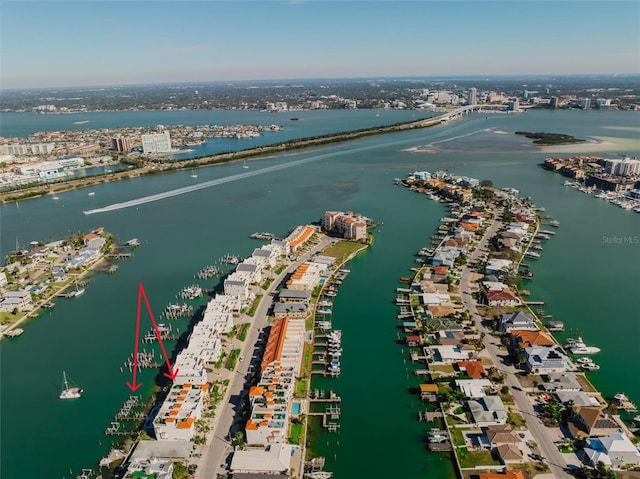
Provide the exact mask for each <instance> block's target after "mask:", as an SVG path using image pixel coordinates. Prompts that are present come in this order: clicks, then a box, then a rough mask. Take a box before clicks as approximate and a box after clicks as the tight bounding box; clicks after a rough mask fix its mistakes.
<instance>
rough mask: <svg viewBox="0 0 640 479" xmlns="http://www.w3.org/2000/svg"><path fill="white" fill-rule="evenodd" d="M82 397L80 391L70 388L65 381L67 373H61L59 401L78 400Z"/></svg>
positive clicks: (77, 388) (76, 388) (67, 381)
mask: <svg viewBox="0 0 640 479" xmlns="http://www.w3.org/2000/svg"><path fill="white" fill-rule="evenodd" d="M80 396H82V389H81V388H79V387H76V386H71V385H70V384H69V380H68V379H67V373H66V372H64V371H62V391H60V399H78V398H79V397H80Z"/></svg>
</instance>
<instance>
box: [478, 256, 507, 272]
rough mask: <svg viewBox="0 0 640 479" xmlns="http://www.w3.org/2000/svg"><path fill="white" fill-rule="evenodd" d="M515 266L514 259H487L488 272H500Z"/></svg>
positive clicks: (486, 268)
mask: <svg viewBox="0 0 640 479" xmlns="http://www.w3.org/2000/svg"><path fill="white" fill-rule="evenodd" d="M512 267H513V261H511V260H508V259H499V258H491V259H489V261H487V265H486V266H485V271H486V272H487V274H498V273H500V272H502V271H506V270H508V269H510V268H512Z"/></svg>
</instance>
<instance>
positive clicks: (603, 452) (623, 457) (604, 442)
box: [584, 431, 640, 467]
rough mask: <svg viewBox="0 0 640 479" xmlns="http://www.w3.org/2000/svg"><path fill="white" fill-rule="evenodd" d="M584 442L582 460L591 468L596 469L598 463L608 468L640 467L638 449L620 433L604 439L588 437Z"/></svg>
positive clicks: (614, 433)
mask: <svg viewBox="0 0 640 479" xmlns="http://www.w3.org/2000/svg"><path fill="white" fill-rule="evenodd" d="M586 442H587V445H586V446H585V448H584V458H585V459H586V461H588V463H589V464H591V465H592V466H593V467H597V466H598V463H599V462H603V463H604V464H605V465H606V466H609V467H623V466H627V465H632V466H638V465H640V452H638V448H637V447H636V446H635V445H634V444H633V443H632V442H631V441H630V440H629V438H628V437H627V436H626V435H625V434H624V433H623V432H621V431H618V432H613V433H611V434H609V435H607V436H604V437H596V438H592V437H589V438H587V439H586Z"/></svg>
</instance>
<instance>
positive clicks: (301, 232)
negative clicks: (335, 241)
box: [285, 225, 316, 253]
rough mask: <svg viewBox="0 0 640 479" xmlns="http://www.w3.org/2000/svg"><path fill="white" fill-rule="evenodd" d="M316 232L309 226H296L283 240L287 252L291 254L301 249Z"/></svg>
mask: <svg viewBox="0 0 640 479" xmlns="http://www.w3.org/2000/svg"><path fill="white" fill-rule="evenodd" d="M315 232H316V228H315V227H314V226H311V225H304V226H297V227H296V228H295V229H294V230H293V231H292V232H291V234H290V235H289V236H287V237H286V238H285V241H286V242H287V243H288V244H289V250H290V251H291V252H292V253H295V252H296V251H298V249H300V248H302V246H304V245H305V244H306V243H307V241H309V240H310V239H311V237H312V236H313V234H314V233H315Z"/></svg>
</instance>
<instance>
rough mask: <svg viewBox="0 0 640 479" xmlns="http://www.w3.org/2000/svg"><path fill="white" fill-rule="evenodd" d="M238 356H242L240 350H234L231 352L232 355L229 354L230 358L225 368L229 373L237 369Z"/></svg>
mask: <svg viewBox="0 0 640 479" xmlns="http://www.w3.org/2000/svg"><path fill="white" fill-rule="evenodd" d="M238 356H240V350H239V349H234V350H233V351H231V354H229V357H228V358H227V360H226V361H225V364H224V367H225V368H227V369H228V370H229V371H233V370H234V369H235V367H236V361H237V360H238Z"/></svg>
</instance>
